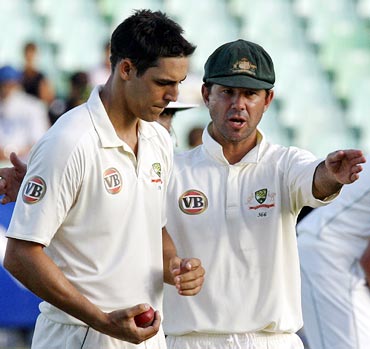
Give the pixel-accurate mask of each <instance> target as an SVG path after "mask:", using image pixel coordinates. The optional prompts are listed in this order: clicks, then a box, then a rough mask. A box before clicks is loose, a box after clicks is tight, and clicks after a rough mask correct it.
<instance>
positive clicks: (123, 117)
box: [100, 79, 139, 155]
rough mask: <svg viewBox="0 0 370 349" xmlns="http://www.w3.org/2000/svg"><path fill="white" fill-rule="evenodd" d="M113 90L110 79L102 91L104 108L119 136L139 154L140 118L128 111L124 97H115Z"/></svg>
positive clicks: (101, 96)
mask: <svg viewBox="0 0 370 349" xmlns="http://www.w3.org/2000/svg"><path fill="white" fill-rule="evenodd" d="M111 91H112V85H111V81H110V79H109V80H108V82H107V83H106V85H104V87H103V89H102V90H101V91H100V98H101V100H102V102H103V105H104V108H105V110H106V112H107V115H108V117H109V119H110V121H111V123H112V125H113V127H114V129H115V131H116V134H117V136H118V137H119V138H120V139H122V140H123V141H124V142H125V143H126V144H128V145H129V146H130V148H131V149H132V151H133V152H134V154H135V155H137V150H138V128H139V118H137V117H135V116H133V115H131V114H130V113H128V112H127V111H126V110H125V108H124V105H123V103H122V102H121V101H122V98H115V96H114V95H113V94H112V92H111Z"/></svg>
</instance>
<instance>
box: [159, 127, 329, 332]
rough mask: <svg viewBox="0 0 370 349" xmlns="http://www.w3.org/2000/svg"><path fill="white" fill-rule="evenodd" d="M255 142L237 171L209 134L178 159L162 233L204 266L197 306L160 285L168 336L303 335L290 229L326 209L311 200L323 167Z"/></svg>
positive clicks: (300, 154) (307, 156) (303, 155)
mask: <svg viewBox="0 0 370 349" xmlns="http://www.w3.org/2000/svg"><path fill="white" fill-rule="evenodd" d="M258 138H259V142H258V145H257V146H256V147H255V148H254V149H252V150H251V151H250V152H249V153H248V154H247V155H246V156H245V157H244V158H243V159H242V160H241V161H240V162H239V163H237V164H234V165H230V164H229V163H228V162H227V160H226V159H225V157H224V155H223V152H222V148H221V146H220V145H219V144H218V143H217V142H215V141H214V140H213V139H212V138H211V137H210V135H209V134H208V131H207V129H206V130H205V131H204V134H203V145H201V146H199V147H197V148H195V149H193V150H191V151H188V152H185V153H184V154H180V155H175V166H174V173H173V176H172V177H171V180H170V184H169V188H168V191H169V195H168V205H167V218H168V222H167V225H166V227H167V229H168V232H169V233H170V235H171V236H172V237H173V239H174V242H175V244H176V246H177V249H178V254H179V256H182V257H185V256H186V257H189V256H192V257H198V258H200V259H201V261H202V264H203V266H204V268H205V270H206V276H205V282H204V286H203V289H202V290H201V291H200V293H199V294H198V295H196V296H194V297H181V296H179V295H178V294H177V292H176V290H174V289H173V288H170V287H167V286H165V297H164V329H165V333H167V334H170V335H181V334H186V333H189V332H192V331H195V332H203V333H224V334H225V333H244V332H256V331H262V330H263V331H270V332H295V331H297V330H298V329H299V328H300V327H301V326H302V315H301V303H300V300H301V298H300V272H299V261H298V253H297V245H296V233H295V224H296V218H297V215H298V213H299V211H300V209H301V208H302V207H303V206H305V205H310V206H318V205H320V204H323V203H322V202H321V201H318V200H316V199H315V198H314V197H313V195H312V180H313V174H314V171H315V169H316V167H317V165H318V164H319V162H320V161H319V160H316V159H315V157H314V156H313V155H312V154H311V153H309V152H307V151H304V150H300V149H297V148H294V147H290V148H285V147H283V146H280V145H273V144H269V143H267V142H266V141H265V139H264V137H263V136H262V134H259V137H258Z"/></svg>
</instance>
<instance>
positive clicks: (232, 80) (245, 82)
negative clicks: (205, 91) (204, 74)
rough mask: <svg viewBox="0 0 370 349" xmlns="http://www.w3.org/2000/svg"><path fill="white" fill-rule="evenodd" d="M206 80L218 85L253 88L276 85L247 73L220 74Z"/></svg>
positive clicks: (264, 88)
mask: <svg viewBox="0 0 370 349" xmlns="http://www.w3.org/2000/svg"><path fill="white" fill-rule="evenodd" d="M206 82H212V83H214V84H217V85H222V86H227V87H241V88H252V89H255V90H269V89H270V88H273V87H274V84H271V83H269V82H266V81H261V80H256V79H254V78H252V77H250V76H246V75H234V76H219V77H215V78H209V79H207V80H206Z"/></svg>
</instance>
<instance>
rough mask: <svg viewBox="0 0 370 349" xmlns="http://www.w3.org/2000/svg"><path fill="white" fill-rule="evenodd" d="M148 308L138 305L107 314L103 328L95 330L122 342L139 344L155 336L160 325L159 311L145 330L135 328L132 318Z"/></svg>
mask: <svg viewBox="0 0 370 349" xmlns="http://www.w3.org/2000/svg"><path fill="white" fill-rule="evenodd" d="M149 307H150V306H149V305H148V304H138V305H135V306H134V307H131V308H127V309H121V310H115V311H113V312H111V313H108V314H107V317H108V319H107V320H108V322H107V323H106V324H105V325H104V328H96V330H98V331H100V332H103V333H105V334H107V335H109V336H111V337H114V338H118V339H120V340H122V341H126V342H130V343H133V344H139V343H141V342H143V341H145V340H147V339H149V338H151V337H153V336H155V335H156V334H157V332H158V331H159V327H160V324H161V316H160V315H159V311H156V312H155V314H154V321H153V323H152V325H151V326H148V327H146V328H142V327H138V326H136V323H135V320H134V317H135V316H136V315H139V314H141V313H143V312H145V311H147V310H148V309H149Z"/></svg>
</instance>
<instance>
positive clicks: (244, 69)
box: [231, 57, 257, 75]
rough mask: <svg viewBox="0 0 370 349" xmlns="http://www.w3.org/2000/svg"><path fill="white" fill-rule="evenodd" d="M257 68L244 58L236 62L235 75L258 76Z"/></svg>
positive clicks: (233, 68) (233, 69) (234, 65)
mask: <svg viewBox="0 0 370 349" xmlns="http://www.w3.org/2000/svg"><path fill="white" fill-rule="evenodd" d="M256 69H257V66H256V65H255V64H253V63H251V62H249V60H248V58H245V57H244V58H242V59H240V60H239V61H237V62H235V63H234V64H233V67H232V69H231V70H232V71H233V72H234V73H247V74H251V75H256Z"/></svg>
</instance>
